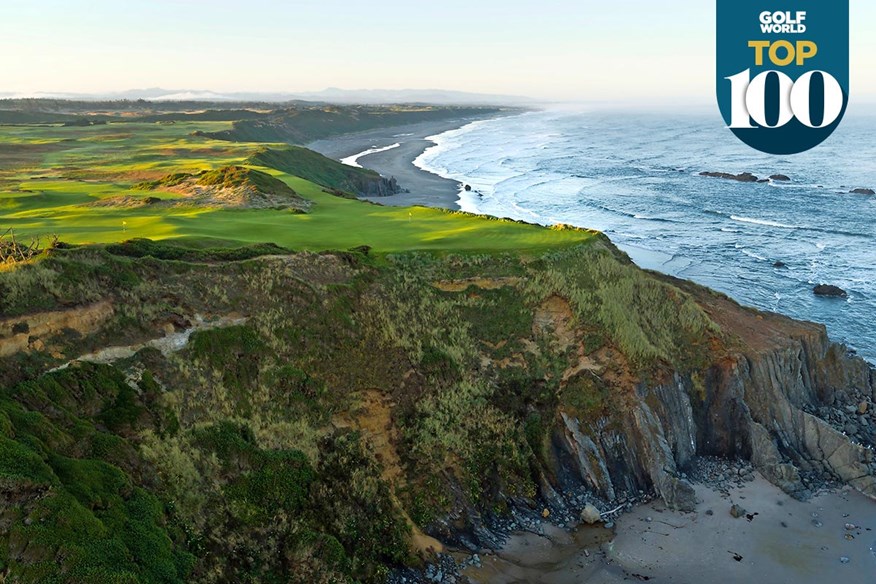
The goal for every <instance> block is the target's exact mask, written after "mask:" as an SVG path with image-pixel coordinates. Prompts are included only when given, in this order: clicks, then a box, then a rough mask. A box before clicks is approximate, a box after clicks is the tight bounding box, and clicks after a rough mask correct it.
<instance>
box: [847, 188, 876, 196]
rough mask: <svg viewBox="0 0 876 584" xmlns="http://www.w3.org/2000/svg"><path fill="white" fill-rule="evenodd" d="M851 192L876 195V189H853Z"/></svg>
mask: <svg viewBox="0 0 876 584" xmlns="http://www.w3.org/2000/svg"><path fill="white" fill-rule="evenodd" d="M849 192H850V193H852V194H853V195H876V191H874V190H873V189H852V190H851V191H849Z"/></svg>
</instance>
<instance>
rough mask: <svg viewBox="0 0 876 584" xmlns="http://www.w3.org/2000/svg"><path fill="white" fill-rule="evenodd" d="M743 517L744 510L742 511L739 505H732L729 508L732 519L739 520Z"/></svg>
mask: <svg viewBox="0 0 876 584" xmlns="http://www.w3.org/2000/svg"><path fill="white" fill-rule="evenodd" d="M743 515H745V509H743V508H742V507H740V506H739V505H736V504H735V503H734V504H733V506H732V507H730V516H731V517H733V519H739V518H740V517H742V516H743Z"/></svg>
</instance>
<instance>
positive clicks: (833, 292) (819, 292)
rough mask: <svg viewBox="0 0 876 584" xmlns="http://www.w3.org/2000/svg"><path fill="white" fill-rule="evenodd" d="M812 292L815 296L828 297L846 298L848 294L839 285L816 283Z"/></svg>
mask: <svg viewBox="0 0 876 584" xmlns="http://www.w3.org/2000/svg"><path fill="white" fill-rule="evenodd" d="M812 292H813V294H815V295H816V296H827V297H829V298H846V297H848V295H849V294H848V292H846V291H845V290H843V289H842V288H840V287H839V286H834V285H832V284H818V285H817V286H815V288H813V289H812Z"/></svg>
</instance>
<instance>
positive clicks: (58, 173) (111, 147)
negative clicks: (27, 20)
mask: <svg viewBox="0 0 876 584" xmlns="http://www.w3.org/2000/svg"><path fill="white" fill-rule="evenodd" d="M229 126H230V124H229V123H228V122H191V123H176V124H153V123H112V124H108V125H104V126H92V127H61V126H57V125H55V126H25V127H23V126H14V127H13V126H7V127H0V144H6V145H8V146H7V147H10V146H13V145H21V147H22V149H24V148H31V151H29V152H28V159H27V161H23V162H21V163H19V164H18V165H17V166H16V165H13V167H11V168H10V167H8V166H3V165H2V164H0V228H2V229H3V230H5V229H7V228H10V227H11V228H14V229H15V230H16V232H17V233H20V234H21V235H22V236H30V235H49V234H56V235H58V236H60V238H61V240H62V241H65V242H68V243H111V242H117V241H122V240H126V239H131V238H136V237H146V238H151V239H167V238H186V239H188V240H197V239H203V238H209V239H216V240H222V241H225V242H228V243H229V244H234V243H257V242H266V241H269V242H273V243H277V244H278V245H282V246H284V247H289V248H292V249H307V250H324V249H346V248H351V247H355V246H360V245H368V246H371V247H372V248H374V249H375V250H376V251H385V252H393V251H403V250H436V251H437V250H449V251H450V250H455V251H459V250H471V251H490V250H497V251H502V250H515V249H538V248H545V247H551V246H562V245H568V244H574V243H580V242H581V241H584V240H587V239H589V238H590V237H592V234H591V233H588V232H584V231H571V230H570V231H556V230H549V229H545V228H542V227H538V226H533V225H525V224H521V223H516V222H512V221H503V220H496V219H492V218H486V217H478V216H473V215H467V214H462V213H452V212H447V211H442V210H437V209H427V208H422V207H413V208H399V207H384V206H379V205H373V204H369V203H364V202H360V201H355V200H349V199H344V198H340V197H336V196H333V195H330V194H328V193H325V192H323V189H322V187H320V186H318V185H316V184H314V183H311V182H308V181H306V180H304V179H301V178H298V177H294V176H290V175H287V174H283V173H281V172H279V171H277V170H274V169H267V168H263V167H254V168H259V170H263V171H266V172H269V173H270V174H272V175H274V176H276V177H277V178H279V179H280V180H283V181H284V182H286V183H287V184H288V185H289V186H290V187H292V188H293V189H294V190H296V191H297V192H298V193H300V194H301V195H302V196H304V197H306V198H308V199H310V200H312V201H314V202H315V203H316V204H315V205H314V207H313V209H312V211H311V212H310V213H309V214H307V215H296V214H293V213H291V212H289V211H277V210H225V209H205V208H187V207H184V206H174V207H166V206H158V207H156V206H150V205H146V206H142V207H95V206H90V205H89V203H94V202H96V201H99V200H100V199H103V198H106V197H115V196H120V195H126V196H132V197H144V196H157V197H161V198H168V197H178V196H179V195H177V194H175V193H170V192H161V191H154V192H149V193H144V192H143V191H137V190H135V189H134V188H133V187H134V185H135V184H137V183H139V182H141V181H143V180H147V179H149V178H152V179H155V178H160V177H162V176H163V175H165V174H168V173H171V172H196V171H200V170H208V169H216V168H220V167H222V166H226V165H229V164H241V162H242V161H243V160H245V159H246V158H247V157H248V156H250V155H251V154H252V153H253V152H254V151H255V150H256V149H257V148H259V147H261V146H264V145H262V144H258V145H257V144H245V143H243V144H240V143H231V142H222V141H217V140H212V139H207V138H204V137H200V136H194V135H193V133H194V132H195V131H198V130H199V131H205V132H206V131H217V130H222V129H227V128H228V127H229ZM25 145H28V146H25ZM37 146H39V148H37ZM22 160H23V159H22Z"/></svg>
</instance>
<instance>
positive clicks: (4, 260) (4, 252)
mask: <svg viewBox="0 0 876 584" xmlns="http://www.w3.org/2000/svg"><path fill="white" fill-rule="evenodd" d="M57 243H58V236H57V235H54V236H52V237H51V238H50V242H49V246H48V247H50V248H51V247H55V245H57ZM43 249H45V248H44V247H43V242H42V239H41V238H40V237H31V238H30V240H29V241H28V242H27V243H24V242H21V241H18V240H16V238H15V231H14V230H13V229H12V228H9V229H7V230H6V231H5V232H4V233H3V234H2V235H0V264H17V263H21V262H27V261H29V260H32V259H33V258H35V257H36V256H38V255H39V254H40V253H42V251H43Z"/></svg>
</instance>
